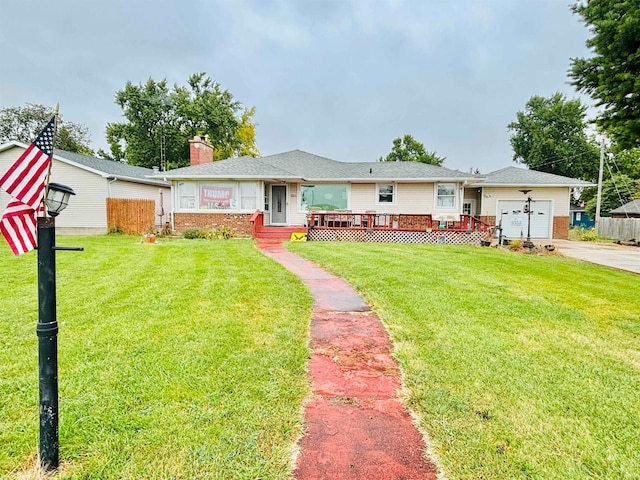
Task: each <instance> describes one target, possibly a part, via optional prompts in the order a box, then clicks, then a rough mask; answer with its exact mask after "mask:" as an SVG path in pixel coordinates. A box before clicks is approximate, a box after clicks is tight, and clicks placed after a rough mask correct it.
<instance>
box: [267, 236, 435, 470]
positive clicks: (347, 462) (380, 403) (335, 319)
mask: <svg viewBox="0 0 640 480" xmlns="http://www.w3.org/2000/svg"><path fill="white" fill-rule="evenodd" d="M257 246H258V248H259V249H260V250H261V251H262V252H264V253H265V255H268V256H269V257H271V258H273V259H274V260H276V261H278V262H279V263H281V264H282V265H283V266H284V267H286V268H287V269H288V270H290V271H292V272H293V273H295V274H296V275H298V276H299V277H300V278H301V279H302V281H303V282H304V283H305V284H306V285H307V287H308V288H309V290H310V291H311V294H312V295H313V298H314V300H315V304H314V308H313V319H312V321H311V351H312V356H311V361H310V363H309V377H310V381H311V385H312V389H313V397H312V398H311V400H310V401H309V402H308V403H307V404H306V407H305V419H306V424H307V433H306V435H305V436H304V437H303V438H302V439H301V441H300V450H301V453H300V456H299V458H298V460H297V464H296V469H295V472H294V476H295V478H296V479H297V480H311V479H332V480H342V479H344V480H347V479H349V480H352V479H353V480H356V479H376V480H387V479H395V480H400V479H403V480H413V479H415V480H418V479H436V478H437V470H436V467H435V465H434V464H433V463H432V462H430V461H429V460H428V459H427V458H426V457H425V454H424V452H425V444H424V441H423V439H422V436H421V435H420V433H419V432H418V430H417V429H416V427H415V426H414V425H413V423H412V421H411V417H410V416H409V414H408V413H407V412H406V410H405V409H404V408H403V406H402V404H401V403H400V401H399V400H398V397H397V394H398V391H399V390H400V388H401V387H402V384H401V381H400V372H399V370H398V366H397V364H396V362H395V361H394V359H393V358H392V357H391V344H390V342H389V338H388V336H387V334H386V332H385V330H384V328H383V326H382V323H381V322H380V319H379V318H378V317H377V316H376V315H375V314H374V313H373V312H371V309H370V307H369V305H367V304H366V303H365V302H364V300H363V299H362V297H360V295H358V293H357V292H356V291H355V290H354V289H353V288H352V287H351V286H350V285H349V284H348V283H347V282H346V281H344V280H343V279H341V278H338V277H336V276H334V275H331V274H330V273H328V272H326V271H325V270H323V269H322V268H320V267H318V266H317V265H315V264H314V263H311V262H309V261H307V260H304V259H303V258H301V257H299V256H297V255H295V254H293V253H291V252H289V251H288V250H286V249H285V248H283V247H282V245H280V244H273V243H258V244H257Z"/></svg>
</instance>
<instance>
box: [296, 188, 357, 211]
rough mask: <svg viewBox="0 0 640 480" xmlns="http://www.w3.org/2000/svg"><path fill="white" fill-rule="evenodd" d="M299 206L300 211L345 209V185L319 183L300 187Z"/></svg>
mask: <svg viewBox="0 0 640 480" xmlns="http://www.w3.org/2000/svg"><path fill="white" fill-rule="evenodd" d="M300 207H301V210H302V211H308V210H309V209H310V208H312V209H317V210H327V211H332V210H346V209H347V208H349V207H348V192H347V185H341V184H320V185H302V186H301V187H300Z"/></svg>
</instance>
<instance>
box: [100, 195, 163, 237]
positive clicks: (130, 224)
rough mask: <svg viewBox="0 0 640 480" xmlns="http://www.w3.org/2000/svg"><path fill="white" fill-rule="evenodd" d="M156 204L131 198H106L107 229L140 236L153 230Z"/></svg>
mask: <svg viewBox="0 0 640 480" xmlns="http://www.w3.org/2000/svg"><path fill="white" fill-rule="evenodd" d="M155 215H156V202H154V201H153V200H139V199H133V198H107V228H108V229H109V230H110V231H112V230H115V229H119V230H120V231H122V232H123V233H128V234H132V235H133V234H142V233H145V232H152V231H153V230H154V228H155Z"/></svg>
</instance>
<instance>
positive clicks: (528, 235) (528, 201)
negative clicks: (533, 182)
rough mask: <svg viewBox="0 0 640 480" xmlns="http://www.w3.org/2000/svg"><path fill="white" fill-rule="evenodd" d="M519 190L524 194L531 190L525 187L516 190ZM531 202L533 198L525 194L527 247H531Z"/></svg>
mask: <svg viewBox="0 0 640 480" xmlns="http://www.w3.org/2000/svg"><path fill="white" fill-rule="evenodd" d="M518 191H519V192H522V193H524V194H525V195H527V194H528V193H529V192H531V189H526V188H523V189H522V190H518ZM531 202H533V200H531V195H527V212H526V213H527V245H526V246H527V247H528V248H530V247H531Z"/></svg>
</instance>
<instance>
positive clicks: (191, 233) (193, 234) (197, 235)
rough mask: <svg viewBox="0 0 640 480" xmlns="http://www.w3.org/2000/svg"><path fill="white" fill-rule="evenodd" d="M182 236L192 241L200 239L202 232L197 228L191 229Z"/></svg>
mask: <svg viewBox="0 0 640 480" xmlns="http://www.w3.org/2000/svg"><path fill="white" fill-rule="evenodd" d="M182 236H183V237H184V238H188V239H189V240H192V239H194V238H200V230H196V229H195V228H189V229H187V230H185V231H184V233H183V234H182Z"/></svg>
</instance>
